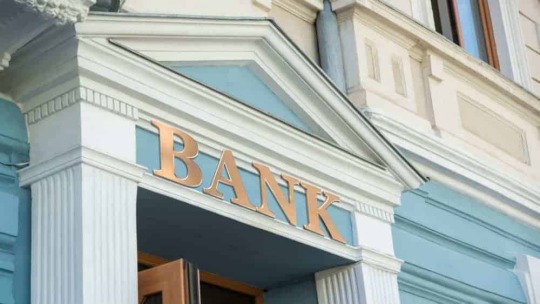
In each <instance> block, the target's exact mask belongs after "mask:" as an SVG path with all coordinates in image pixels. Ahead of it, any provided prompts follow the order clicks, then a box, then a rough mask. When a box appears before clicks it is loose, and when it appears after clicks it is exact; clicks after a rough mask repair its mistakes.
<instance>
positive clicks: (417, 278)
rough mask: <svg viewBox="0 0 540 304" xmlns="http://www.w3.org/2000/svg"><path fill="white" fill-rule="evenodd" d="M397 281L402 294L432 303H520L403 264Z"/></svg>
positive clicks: (423, 269)
mask: <svg viewBox="0 0 540 304" xmlns="http://www.w3.org/2000/svg"><path fill="white" fill-rule="evenodd" d="M398 281H399V289H400V291H401V292H402V293H409V294H412V295H415V296H417V297H421V298H424V299H428V300H431V301H433V302H434V303H471V304H485V303H509V304H520V303H521V302H517V301H514V300H512V299H509V298H506V297H503V296H499V295H496V294H494V293H492V292H488V291H485V290H483V289H479V288H475V287H473V286H471V285H468V284H465V283H462V282H460V281H457V280H454V279H451V278H449V277H446V276H443V275H441V274H438V273H435V272H432V271H430V270H428V269H425V268H422V267H419V266H416V265H413V264H409V263H404V264H403V266H402V269H401V273H400V274H399V279H398Z"/></svg>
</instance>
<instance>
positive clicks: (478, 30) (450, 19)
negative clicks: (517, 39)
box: [431, 0, 499, 69]
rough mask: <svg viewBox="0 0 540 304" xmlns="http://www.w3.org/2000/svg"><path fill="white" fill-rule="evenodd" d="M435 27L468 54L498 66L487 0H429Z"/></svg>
mask: <svg viewBox="0 0 540 304" xmlns="http://www.w3.org/2000/svg"><path fill="white" fill-rule="evenodd" d="M431 2H432V7H433V15H434V19H435V28H436V30H437V32H439V33H441V34H443V35H444V36H445V37H446V38H448V39H450V40H451V41H453V42H454V43H456V44H457V45H459V46H461V47H463V48H464V49H465V50H466V51H467V52H468V53H469V54H471V55H473V56H475V57H477V58H479V59H481V60H483V61H485V62H487V63H489V64H490V65H492V66H493V67H495V68H496V69H498V68H499V60H498V58H497V50H496V47H495V39H494V36H493V28H492V26H491V17H490V14H489V7H488V0H431Z"/></svg>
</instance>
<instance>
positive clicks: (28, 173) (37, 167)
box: [19, 147, 146, 187]
mask: <svg viewBox="0 0 540 304" xmlns="http://www.w3.org/2000/svg"><path fill="white" fill-rule="evenodd" d="M80 164H85V165H89V166H92V167H95V168H99V169H101V170H105V171H107V172H109V173H112V174H115V175H118V176H122V177H125V178H127V179H129V180H133V181H136V182H139V181H140V180H141V179H142V176H143V173H144V172H145V170H146V169H145V168H144V167H141V166H139V165H136V164H133V163H131V162H128V161H125V160H121V159H118V158H116V157H113V156H110V155H107V154H104V153H102V152H99V151H96V150H93V149H89V148H86V147H78V148H74V149H71V150H69V151H67V152H65V153H63V154H60V155H57V156H55V157H53V158H51V159H49V160H46V161H43V162H40V163H37V164H33V165H30V167H27V168H24V169H22V170H20V171H19V180H20V181H19V183H20V185H21V187H26V186H29V185H31V184H33V183H35V182H36V181H39V180H41V179H44V178H46V177H48V176H51V175H53V174H55V173H57V172H60V171H62V170H65V169H67V168H70V167H73V166H77V165H80Z"/></svg>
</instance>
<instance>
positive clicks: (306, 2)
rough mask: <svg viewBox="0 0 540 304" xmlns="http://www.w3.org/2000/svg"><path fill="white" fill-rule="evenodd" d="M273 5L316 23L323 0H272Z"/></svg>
mask: <svg viewBox="0 0 540 304" xmlns="http://www.w3.org/2000/svg"><path fill="white" fill-rule="evenodd" d="M272 5H276V6H279V7H281V8H282V9H284V10H286V11H288V12H290V13H291V14H293V15H295V16H296V17H298V18H300V19H302V20H304V21H306V22H309V23H314V22H315V20H316V19H317V14H318V13H319V11H321V10H322V9H323V1H322V0H272Z"/></svg>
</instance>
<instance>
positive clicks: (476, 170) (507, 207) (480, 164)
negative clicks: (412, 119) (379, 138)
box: [371, 112, 540, 228]
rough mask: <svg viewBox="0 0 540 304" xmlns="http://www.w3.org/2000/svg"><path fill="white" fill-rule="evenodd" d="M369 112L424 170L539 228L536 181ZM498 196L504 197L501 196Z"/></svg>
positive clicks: (539, 218) (379, 114) (538, 187)
mask: <svg viewBox="0 0 540 304" xmlns="http://www.w3.org/2000/svg"><path fill="white" fill-rule="evenodd" d="M371 113H372V121H373V122H374V124H375V125H376V126H378V127H379V128H380V129H381V130H382V131H383V132H384V133H385V134H386V135H387V136H388V137H389V138H390V139H391V140H392V142H394V143H395V144H396V145H397V146H399V147H400V148H401V149H403V150H404V151H407V152H408V153H406V154H407V155H409V156H410V157H411V158H410V159H411V161H413V162H415V164H416V166H418V167H419V168H420V169H421V170H422V171H423V173H424V174H426V175H427V176H431V177H432V178H435V179H440V181H442V182H445V183H451V184H452V186H453V187H455V188H456V189H460V190H461V191H463V192H465V193H468V194H470V195H472V196H474V197H477V198H479V199H481V200H482V201H483V202H485V203H487V204H490V205H492V207H494V208H496V209H498V210H499V211H502V212H504V213H506V214H508V215H511V216H513V217H515V218H517V219H519V220H521V221H522V222H525V223H527V224H529V225H531V226H533V227H536V228H540V204H539V202H540V190H539V189H540V186H539V185H535V184H532V183H529V182H527V181H525V180H523V179H522V178H518V177H514V176H512V174H509V172H507V171H503V170H499V169H497V168H496V167H495V166H493V165H488V164H487V163H486V162H485V161H482V160H478V158H477V157H474V156H472V155H469V154H468V153H467V152H466V151H464V150H463V149H455V148H452V146H451V145H448V143H447V142H443V140H441V139H440V138H438V137H436V136H432V135H429V134H428V133H426V132H421V131H418V130H415V129H413V128H411V127H410V126H407V125H405V124H403V123H400V122H398V121H396V120H394V119H392V118H390V117H388V116H386V115H384V114H382V113H379V112H371ZM432 174H433V175H432ZM463 179H465V180H463ZM468 181H469V182H468ZM475 185H476V186H475ZM471 191H472V192H471ZM501 197H504V198H505V199H504V200H501Z"/></svg>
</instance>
